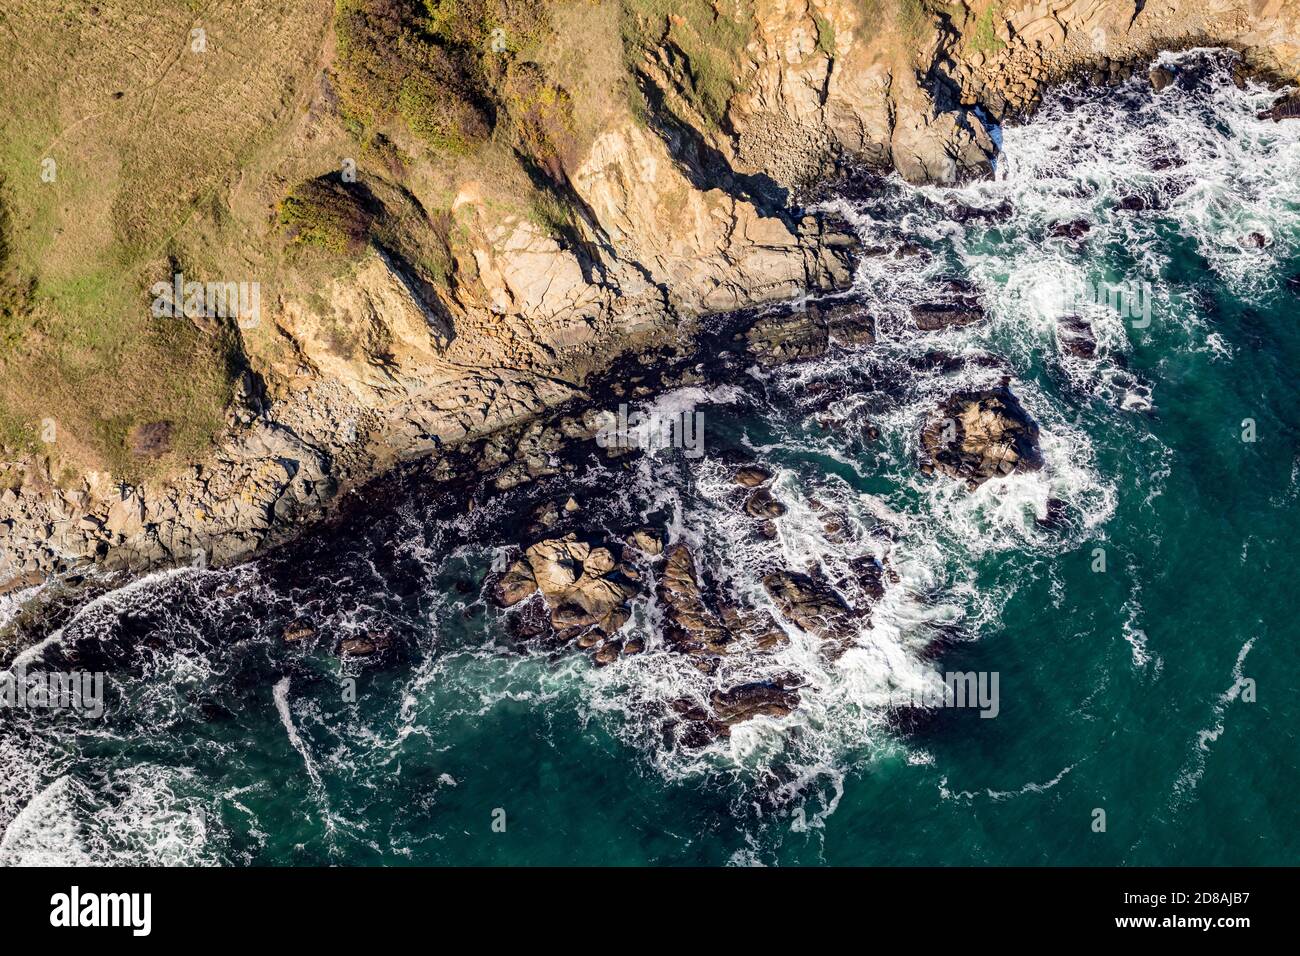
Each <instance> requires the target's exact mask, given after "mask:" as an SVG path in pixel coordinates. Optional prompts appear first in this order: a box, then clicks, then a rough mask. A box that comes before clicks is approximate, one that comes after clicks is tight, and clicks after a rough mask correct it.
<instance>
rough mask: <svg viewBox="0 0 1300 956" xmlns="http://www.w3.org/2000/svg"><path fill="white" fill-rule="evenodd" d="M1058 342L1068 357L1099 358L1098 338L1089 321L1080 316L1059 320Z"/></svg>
mask: <svg viewBox="0 0 1300 956" xmlns="http://www.w3.org/2000/svg"><path fill="white" fill-rule="evenodd" d="M1056 341H1057V344H1058V345H1059V346H1060V348H1061V351H1062V352H1064V353H1065V354H1066V355H1073V356H1074V357H1075V358H1085V359H1091V358H1096V357H1097V337H1096V336H1095V335H1093V332H1092V326H1091V325H1089V324H1088V321H1087V320H1086V319H1084V318H1081V317H1080V316H1077V315H1067V316H1062V317H1061V318H1059V319H1057V321H1056Z"/></svg>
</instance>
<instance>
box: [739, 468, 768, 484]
mask: <svg viewBox="0 0 1300 956" xmlns="http://www.w3.org/2000/svg"><path fill="white" fill-rule="evenodd" d="M735 479H736V484H738V485H740V486H741V487H742V488H757V487H758V486H759V485H765V484H767V483H768V482H769V481H771V480H772V473H771V472H769V471H768V470H767V469H765V468H760V467H759V466H757V465H745V466H744V467H742V468H739V469H737V470H736V475H735Z"/></svg>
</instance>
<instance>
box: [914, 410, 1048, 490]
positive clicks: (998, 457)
mask: <svg viewBox="0 0 1300 956" xmlns="http://www.w3.org/2000/svg"><path fill="white" fill-rule="evenodd" d="M921 447H922V450H923V453H924V457H923V461H922V465H921V467H922V470H923V471H926V472H932V471H935V470H938V471H940V472H942V473H943V474H945V475H948V476H949V477H951V478H956V479H958V480H960V481H964V482H966V484H967V486H968V487H970V488H971V489H975V488H977V487H979V485H981V484H983V483H984V482H985V481H987V480H988V479H990V478H999V477H1005V476H1007V475H1010V474H1013V473H1015V472H1018V471H1033V470H1035V469H1037V468H1040V467H1041V466H1042V455H1041V453H1040V451H1039V448H1038V426H1037V425H1036V424H1035V423H1034V421H1033V419H1031V418H1030V417H1029V414H1028V413H1027V412H1026V411H1025V410H1024V409H1023V408H1022V407H1021V405H1020V402H1019V401H1017V399H1016V397H1015V396H1014V395H1013V394H1012V393H1011V390H1010V389H1009V388H1008V387H1006V385H1002V386H1000V387H998V388H995V389H988V390H986V391H979V392H959V393H958V394H956V395H953V396H952V397H951V398H949V399H947V400H946V401H945V402H944V403H943V404H942V405H941V406H940V407H939V410H938V412H937V413H936V414H935V415H934V416H933V417H932V418H931V419H930V422H929V423H928V424H927V425H926V426H925V429H924V430H923V431H922V432H921Z"/></svg>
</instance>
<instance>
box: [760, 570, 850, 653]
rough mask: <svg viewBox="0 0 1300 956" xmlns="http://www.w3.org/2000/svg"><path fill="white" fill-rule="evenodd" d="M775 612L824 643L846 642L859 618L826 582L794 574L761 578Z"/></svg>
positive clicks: (785, 572)
mask: <svg viewBox="0 0 1300 956" xmlns="http://www.w3.org/2000/svg"><path fill="white" fill-rule="evenodd" d="M763 587H764V588H765V589H766V590H767V593H768V594H769V595H770V596H771V598H772V600H773V601H774V602H775V603H776V606H777V610H779V611H780V612H781V616H782V617H784V618H785V619H786V620H787V621H789V622H790V623H791V624H793V625H795V626H796V627H798V628H799V629H800V630H802V631H807V632H808V633H809V634H812V635H814V636H816V637H820V638H823V639H826V640H836V641H847V640H848V639H850V638H852V637H853V635H854V634H855V633H856V632H857V624H856V618H857V617H858V616H859V615H858V614H857V613H856V612H855V611H853V609H852V608H850V607H849V606H848V605H847V604H845V603H844V601H843V599H842V598H840V596H839V595H838V594H836V593H835V591H834V590H833V589H832V588H831V587H830V586H829V585H827V584H826V583H825V582H823V581H821V580H819V579H817V578H813V577H811V576H810V575H807V574H801V573H799V572H797V571H777V572H774V573H772V574H769V575H767V576H766V577H764V578H763Z"/></svg>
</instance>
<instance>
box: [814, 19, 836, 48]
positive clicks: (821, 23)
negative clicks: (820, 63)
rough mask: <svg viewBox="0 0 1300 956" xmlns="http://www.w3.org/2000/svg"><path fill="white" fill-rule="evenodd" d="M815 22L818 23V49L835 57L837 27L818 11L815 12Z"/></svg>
mask: <svg viewBox="0 0 1300 956" xmlns="http://www.w3.org/2000/svg"><path fill="white" fill-rule="evenodd" d="M813 22H814V23H815V24H816V25H817V49H819V50H821V51H822V52H823V53H825V54H826V55H827V56H828V57H830V58H831V59H834V58H835V27H833V26H832V25H831V22H830V21H829V20H827V19H826V18H825V17H823V16H821V15H820V14H816V13H814V14H813Z"/></svg>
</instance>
